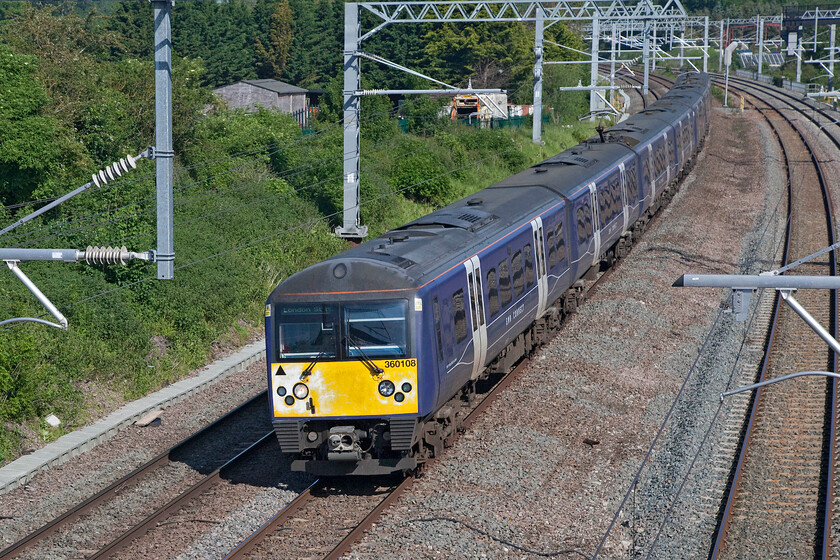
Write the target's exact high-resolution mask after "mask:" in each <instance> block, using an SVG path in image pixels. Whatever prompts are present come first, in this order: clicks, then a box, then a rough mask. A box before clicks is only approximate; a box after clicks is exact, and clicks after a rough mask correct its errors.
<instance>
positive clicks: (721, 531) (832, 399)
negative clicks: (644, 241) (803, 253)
mask: <svg viewBox="0 0 840 560" xmlns="http://www.w3.org/2000/svg"><path fill="white" fill-rule="evenodd" d="M713 79H717V80H719V79H720V78H719V77H717V76H713ZM749 86H752V87H753V88H754V89H756V90H759V91H761V90H762V89H765V88H762V87H758V86H756V85H755V84H749ZM734 89H736V90H739V91H742V92H744V93H746V94H747V95H751V96H754V97H756V98H757V99H761V98H760V97H759V96H758V95H756V94H755V93H749V92H747V91H746V90H745V89H743V87H742V88H738V87H735V88H734ZM764 93H767V94H768V96H769V97H772V98H774V99H776V100H777V101H782V102H785V103H787V104H788V105H791V106H793V104H792V103H790V101H787V100H784V99H781V98H780V97H778V96H776V95H773V94H772V93H770V92H767V91H765V92H764ZM762 101H764V100H762ZM764 102H765V103H766V101H764ZM751 104H753V106H755V107H756V110H759V111H760V112H761V113H762V115H763V116H764V118H765V120H766V121H767V122H768V124H769V125H770V127H771V129H772V131H773V133H774V135H775V136H776V138H777V141H778V142H779V145H780V146H782V152H783V155H784V158H785V168H786V169H787V172H788V181H787V182H788V212H789V219H788V228H787V231H786V240H785V249H784V262H785V263H787V262H788V260H789V251H790V243H791V238H792V233H793V232H792V229H793V225H792V220H790V215H791V213H792V212H793V209H792V201H793V194H792V180H791V169H790V165H789V163H790V162H789V161H788V157H787V153H786V151H785V149H784V142H782V139H781V136H780V134H779V131H778V129H777V128H776V126H775V125H774V124H773V122H772V121H771V119H770V118H769V117H768V116H767V115H766V114H765V112H764V111H765V110H762V109H759V108H758V107H757V105H755V104H754V103H751ZM768 105H769V103H768ZM793 108H794V109H796V110H798V111H799V112H800V113H802V114H803V115H804V112H803V111H802V110H800V109H798V108H796V107H793ZM770 110H772V111H774V112H775V113H776V114H778V115H779V117H780V118H781V119H783V120H784V121H785V122H786V123H787V124H788V125H789V126H790V127H791V129H792V130H793V131H795V132H796V133H797V135H798V136H799V138H800V140H801V141H802V143H803V145H804V146H805V148H806V149H807V150H808V152H809V155H810V160H811V163H812V164H813V165H814V170H815V172H816V174H817V179H818V182H819V184H820V190H821V194H822V201H823V206H824V208H825V214H826V222H827V223H826V225H827V234H828V237H829V244H833V243H834V227H833V212H832V208H833V207H832V203H831V197H830V193H829V192H828V186H827V181H826V180H825V176H824V173H823V171H822V167H821V166H820V164H819V161H818V159H817V157H816V152H815V151H814V149H813V146H811V144H810V142H808V140H807V139H806V138H805V136H804V134H803V132H802V131H801V130H800V129H799V128H797V127H796V126H795V125H794V124H793V122H792V120H791V119H790V118H788V117H787V116H786V115H784V114H783V113H782V111H781V110H779V108H775V107H772V106H771V107H770ZM805 116H806V117H807V115H805ZM811 120H812V121H813V119H811ZM829 136H830V135H829ZM835 144H836V142H835ZM830 267H831V274H832V275H836V274H837V264H836V261H835V258H834V253H833V252H832V253H831V255H830ZM830 307H831V317H832V318H831V320H832V324H833V326H832V328H833V331H834V332H833V334H834V336H835V337H836V336H837V320H836V317H837V297H836V292H835V291H833V290H832V292H831V303H830ZM780 309H781V298H779V297H778V294H777V295H776V302H775V306H774V312H773V317H772V326H771V329H770V333H769V335H768V340H767V343H766V347H765V354H764V357H763V359H762V364H761V368H760V373H759V381H763V380H764V377H765V373H766V371H767V366H768V361H769V356H770V355H771V354H772V352H773V351H774V349H775V341H776V337H775V334H776V327H777V325H778V321H779V315H780V313H779V312H780ZM830 359H831V362H830V369H832V370H833V371H835V372H836V371H837V363H836V360H835V359H834V356H833V353H832V354H831V358H830ZM836 396H837V385H836V383H835V382H834V380H831V388H830V389H829V395H828V399H827V400H828V402H827V426H826V428H827V432H828V434H829V443H828V445H829V449H828V453H827V461H823V462H822V463H823V466H824V467H825V470H826V476H821V477H820V478H821V479H825V480H826V483H825V485H824V486H823V488H822V489H821V490H822V492H821V493H822V496H823V504H822V507H823V508H824V509H823V514H822V516H821V517H822V521H821V525H822V527H817V531H818V533H819V538H820V541H821V542H819V543H817V544H818V545H819V546H820V548H821V549H822V558H828V557H829V556H830V545H831V538H830V531H831V516H832V513H833V511H832V499H831V494H832V487H833V476H834V436H835V432H836V416H837V408H836V402H837V399H836ZM761 399H762V392H761V389H759V390H757V391H756V393H755V394H754V396H753V399H752V406H751V407H750V413H749V420H748V423H747V427H746V431H745V434H744V440H743V442H742V444H741V449H740V452H739V454H738V460H737V462H736V466H735V469H734V474H733V477H732V480H731V482H730V485H729V488H728V493H727V499H726V504H725V506H724V510H723V513H722V515H721V518H720V520H719V522H718V528H717V531H716V532H717V535H716V538H715V543H714V548H713V550H712V554H711V558H718V557H719V555H720V553H721V549H722V546H723V543H724V542H725V539H726V535H727V532H728V529H729V526H730V522H731V513H732V508H733V506H734V503H735V498H736V497H737V495H738V491H739V488H740V483H741V480H742V473H743V466H744V461H745V459H746V456H747V453H748V450H749V446H750V442H751V437H752V434H753V429H754V427H755V420H756V418H757V416H758V408H759V403H760V401H761ZM824 455H825V452H824ZM818 517H819V515H818Z"/></svg>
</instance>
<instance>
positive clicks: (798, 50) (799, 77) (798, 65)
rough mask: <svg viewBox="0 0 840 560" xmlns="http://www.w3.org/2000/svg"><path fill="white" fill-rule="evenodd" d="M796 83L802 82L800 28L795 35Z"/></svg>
mask: <svg viewBox="0 0 840 560" xmlns="http://www.w3.org/2000/svg"><path fill="white" fill-rule="evenodd" d="M796 81H797V82H799V83H801V82H802V28H801V27H800V28H799V33H797V34H796Z"/></svg>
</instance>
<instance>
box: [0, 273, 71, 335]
mask: <svg viewBox="0 0 840 560" xmlns="http://www.w3.org/2000/svg"><path fill="white" fill-rule="evenodd" d="M3 262H5V263H6V265H7V266H8V267H9V270H11V271H12V273H13V274H14V275H15V276H17V277H18V279H19V280H20V281H21V282H23V285H24V286H26V287H27V288H28V289H29V291H30V292H32V294H33V295H34V296H35V297H36V298H38V301H40V302H41V305H43V306H44V307H46V308H47V310H48V311H49V312H50V314H51V315H52V316H53V317H55V318H56V319H58V322H59V323H60V324H56V323H51V322H50V321H45V320H44V319H38V318H37V317H15V318H14V319H6V320H5V321H0V326H3V325H10V324H13V323H25V322H29V323H41V324H42V325H47V326H49V327H55V328H57V329H61V330H63V331H66V330H67V318H66V317H65V316H64V315H62V314H61V312H60V311H59V310H58V308H57V307H56V306H55V305H53V304H52V302H51V301H50V300H49V298H47V296H45V295H44V293H43V292H42V291H41V290H39V289H38V286H36V285H35V284H34V283H33V282H32V280H30V279H29V278H28V277H27V276H26V274H24V273H23V271H22V270H21V269H20V268H18V264H20V261H15V260H6V261H3Z"/></svg>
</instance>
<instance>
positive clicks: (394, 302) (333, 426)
mask: <svg viewBox="0 0 840 560" xmlns="http://www.w3.org/2000/svg"><path fill="white" fill-rule="evenodd" d="M418 301H419V300H415V298H414V297H413V294H412V295H411V296H409V297H401V298H393V299H372V300H355V301H347V298H346V296H345V298H344V299H336V300H334V301H320V302H318V301H309V302H305V301H301V302H296V301H289V302H282V301H281V302H275V303H273V304H272V303H269V305H268V306H267V308H266V327H267V328H266V332H268V333H270V335H269V337H268V338H269V340H268V341H267V350H268V363H269V372H268V373H269V387H270V390H271V395H270V401H271V408H272V412H273V418H274V420H273V424H274V427H275V432H276V434H277V437H278V441H279V443H280V447H281V451H283V452H286V453H294V454H296V455H297V458H296V459H295V460H294V461H293V462H292V470H297V471H306V472H310V473H312V474H315V475H319V476H320V475H325V476H329V475H347V474H365V475H369V474H386V473H390V472H394V471H400V470H410V469H412V468H414V467H415V466H416V462H415V461H414V459H412V458H411V457H409V456H408V451H409V450H410V447H411V444H412V441H413V437H414V427H415V425H416V424H417V416H418V412H419V410H420V408H421V406H422V405H423V404H424V403H422V402H421V399H422V397H421V395H422V394H423V390H424V387H423V386H422V382H423V376H422V375H421V374H420V373H419V369H420V368H419V365H418V359H417V355H416V352H417V349H418V347H419V345H418V344H417V341H416V340H414V333H415V328H414V326H413V322H414V314H415V306H419V305H420V304H419V303H418ZM425 405H426V406H427V407H428V406H429V404H428V403H425Z"/></svg>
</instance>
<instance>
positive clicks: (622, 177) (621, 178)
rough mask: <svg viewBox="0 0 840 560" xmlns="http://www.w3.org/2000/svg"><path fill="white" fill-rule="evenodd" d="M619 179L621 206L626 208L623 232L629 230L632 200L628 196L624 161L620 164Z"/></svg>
mask: <svg viewBox="0 0 840 560" xmlns="http://www.w3.org/2000/svg"><path fill="white" fill-rule="evenodd" d="M618 172H619V173H618V174H619V181H620V182H621V207H622V209H623V210H624V225H623V226H622V227H621V231H622V233H623V232H625V231H627V226H628V225H629V224H630V200H629V198H628V196H627V173H626V171H625V169H624V163H623V162H622V163H619V164H618Z"/></svg>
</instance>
